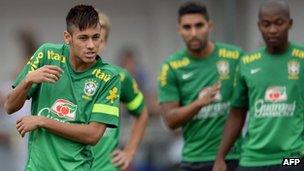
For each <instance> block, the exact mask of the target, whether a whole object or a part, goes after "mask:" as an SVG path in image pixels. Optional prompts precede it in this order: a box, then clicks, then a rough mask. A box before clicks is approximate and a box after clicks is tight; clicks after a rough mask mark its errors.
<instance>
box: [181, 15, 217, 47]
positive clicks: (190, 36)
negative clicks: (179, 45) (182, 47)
mask: <svg viewBox="0 0 304 171" xmlns="http://www.w3.org/2000/svg"><path fill="white" fill-rule="evenodd" d="M211 28H212V24H211V22H208V21H207V20H206V19H205V17H204V16H203V15H201V14H186V15H183V16H181V18H180V22H179V25H178V33H179V34H180V35H181V36H182V38H183V39H184V41H185V43H186V45H187V48H188V49H189V50H190V51H201V50H203V49H204V48H205V47H206V45H207V42H208V35H209V32H210V31H211Z"/></svg>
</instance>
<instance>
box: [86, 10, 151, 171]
mask: <svg viewBox="0 0 304 171" xmlns="http://www.w3.org/2000/svg"><path fill="white" fill-rule="evenodd" d="M99 20H100V24H101V28H102V29H101V36H102V37H105V38H104V40H105V41H103V42H102V45H101V51H104V48H105V46H106V43H107V40H108V35H109V32H110V22H109V19H108V17H107V16H106V15H105V14H103V13H99ZM116 68H117V70H118V71H119V75H120V81H121V91H120V102H122V103H124V104H125V105H126V108H127V110H128V112H129V113H130V114H131V115H132V116H133V117H134V119H135V120H134V121H133V124H132V130H131V136H130V138H129V141H128V142H127V144H126V145H125V147H124V149H123V150H119V149H116V148H117V146H118V143H119V132H120V127H118V128H107V130H106V132H105V134H104V136H103V137H102V139H101V140H100V141H99V142H98V143H97V144H96V145H95V146H94V147H93V148H92V150H93V154H94V161H93V166H92V169H91V170H92V171H97V170H104V171H116V170H119V169H121V170H125V169H127V168H128V166H129V165H130V164H131V162H132V160H133V158H134V156H135V153H136V151H137V149H138V146H139V144H140V142H141V140H142V138H143V135H144V132H145V128H146V126H147V122H148V112H147V108H146V107H145V104H144V96H143V94H142V93H141V91H140V90H139V89H138V86H137V83H136V81H135V80H134V79H133V78H132V76H131V75H130V73H129V72H128V71H126V70H125V69H123V68H120V67H118V66H117V67H116Z"/></svg>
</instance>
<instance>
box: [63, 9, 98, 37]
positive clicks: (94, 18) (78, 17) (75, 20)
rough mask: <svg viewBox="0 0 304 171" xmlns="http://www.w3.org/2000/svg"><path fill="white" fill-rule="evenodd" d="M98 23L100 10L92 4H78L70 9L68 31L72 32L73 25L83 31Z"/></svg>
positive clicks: (67, 17)
mask: <svg viewBox="0 0 304 171" xmlns="http://www.w3.org/2000/svg"><path fill="white" fill-rule="evenodd" d="M98 24H99V18H98V12H97V11H96V10H95V8H94V7H93V6H91V5H76V6H74V7H73V8H71V9H70V11H69V13H68V15H67V16H66V25H67V31H68V32H69V33H71V27H72V26H75V27H77V28H78V29H79V30H80V31H83V30H85V29H86V28H89V27H93V28H95V27H96V26H97V25H98Z"/></svg>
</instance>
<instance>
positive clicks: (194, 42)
mask: <svg viewBox="0 0 304 171" xmlns="http://www.w3.org/2000/svg"><path fill="white" fill-rule="evenodd" d="M206 46H207V41H206V40H200V39H197V38H193V39H191V40H190V41H188V42H187V48H188V49H189V51H193V52H200V51H202V50H203V49H205V48H206Z"/></svg>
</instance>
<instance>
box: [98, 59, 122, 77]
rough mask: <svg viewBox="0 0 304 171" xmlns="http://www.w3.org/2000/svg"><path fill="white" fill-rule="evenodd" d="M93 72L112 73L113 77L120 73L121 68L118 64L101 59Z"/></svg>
mask: <svg viewBox="0 0 304 171" xmlns="http://www.w3.org/2000/svg"><path fill="white" fill-rule="evenodd" d="M93 72H98V73H103V74H106V75H110V76H111V77H115V76H118V75H119V72H120V69H119V67H118V66H116V65H113V64H110V63H107V62H104V61H103V60H102V59H99V60H98V65H96V67H95V68H94V71H93ZM101 75H102V74H101Z"/></svg>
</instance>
